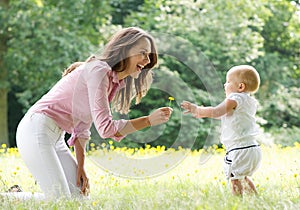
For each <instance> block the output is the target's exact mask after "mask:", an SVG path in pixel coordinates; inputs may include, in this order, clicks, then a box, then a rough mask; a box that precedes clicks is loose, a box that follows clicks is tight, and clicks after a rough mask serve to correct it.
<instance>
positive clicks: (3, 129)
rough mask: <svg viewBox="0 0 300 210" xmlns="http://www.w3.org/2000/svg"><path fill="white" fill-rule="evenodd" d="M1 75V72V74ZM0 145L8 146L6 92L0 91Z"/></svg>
mask: <svg viewBox="0 0 300 210" xmlns="http://www.w3.org/2000/svg"><path fill="white" fill-rule="evenodd" d="M1 74H2V72H1ZM2 144H6V145H7V146H9V139H8V118H7V90H5V89H2V90H0V147H1V145H2Z"/></svg>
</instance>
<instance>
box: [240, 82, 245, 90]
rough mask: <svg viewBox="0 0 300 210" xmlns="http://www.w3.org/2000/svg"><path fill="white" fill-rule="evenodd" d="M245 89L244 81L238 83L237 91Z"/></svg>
mask: <svg viewBox="0 0 300 210" xmlns="http://www.w3.org/2000/svg"><path fill="white" fill-rule="evenodd" d="M245 90H246V85H245V83H243V82H242V83H240V84H239V91H240V92H244V91H245Z"/></svg>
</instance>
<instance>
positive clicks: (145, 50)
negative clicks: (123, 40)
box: [124, 37, 151, 79]
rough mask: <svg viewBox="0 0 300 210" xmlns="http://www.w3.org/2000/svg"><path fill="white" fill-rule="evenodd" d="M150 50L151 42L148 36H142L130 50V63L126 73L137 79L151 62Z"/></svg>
mask: <svg viewBox="0 0 300 210" xmlns="http://www.w3.org/2000/svg"><path fill="white" fill-rule="evenodd" d="M150 52H151V42H150V41H149V39H147V38H144V37H143V38H141V39H140V40H139V41H138V42H137V44H136V45H134V46H133V47H132V48H131V49H130V50H129V65H128V68H127V69H126V70H125V71H124V73H126V74H127V76H129V75H130V76H131V77H133V78H135V79H136V78H138V77H139V74H140V73H141V71H142V70H143V68H144V67H145V66H146V65H147V64H149V63H150V58H149V54H150Z"/></svg>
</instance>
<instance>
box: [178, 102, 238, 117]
mask: <svg viewBox="0 0 300 210" xmlns="http://www.w3.org/2000/svg"><path fill="white" fill-rule="evenodd" d="M236 106H237V103H236V101H234V100H230V99H225V100H224V101H223V102H222V103H220V104H219V105H217V106H215V107H213V106H208V107H203V106H197V105H196V104H193V103H191V102H189V101H183V102H182V103H181V108H183V109H185V110H186V111H185V112H184V113H191V114H192V115H193V117H196V118H205V117H209V118H219V117H221V116H223V115H225V114H227V113H229V112H231V111H233V110H234V109H235V108H236Z"/></svg>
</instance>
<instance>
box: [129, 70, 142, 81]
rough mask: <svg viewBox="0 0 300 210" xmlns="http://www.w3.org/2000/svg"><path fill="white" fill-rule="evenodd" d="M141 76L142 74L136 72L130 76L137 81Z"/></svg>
mask: <svg viewBox="0 0 300 210" xmlns="http://www.w3.org/2000/svg"><path fill="white" fill-rule="evenodd" d="M139 75H140V72H138V71H137V72H134V73H132V74H130V76H131V77H132V78H133V79H137V78H139Z"/></svg>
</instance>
